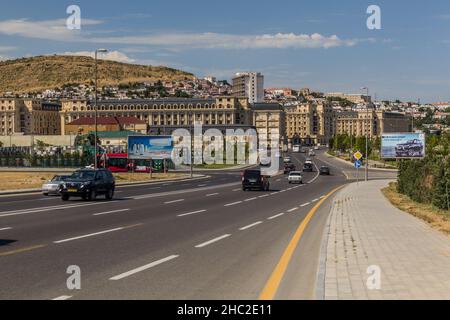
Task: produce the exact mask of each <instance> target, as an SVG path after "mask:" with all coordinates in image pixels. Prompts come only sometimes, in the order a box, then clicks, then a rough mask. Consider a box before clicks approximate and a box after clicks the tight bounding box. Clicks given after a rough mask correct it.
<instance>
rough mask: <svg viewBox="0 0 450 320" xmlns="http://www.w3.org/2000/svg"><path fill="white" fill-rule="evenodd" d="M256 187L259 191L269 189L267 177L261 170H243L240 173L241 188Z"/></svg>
mask: <svg viewBox="0 0 450 320" xmlns="http://www.w3.org/2000/svg"><path fill="white" fill-rule="evenodd" d="M250 189H258V190H261V191H269V189H270V182H269V177H267V176H264V175H263V174H262V173H261V170H254V169H251V170H245V171H244V172H243V173H242V190H243V191H247V190H250Z"/></svg>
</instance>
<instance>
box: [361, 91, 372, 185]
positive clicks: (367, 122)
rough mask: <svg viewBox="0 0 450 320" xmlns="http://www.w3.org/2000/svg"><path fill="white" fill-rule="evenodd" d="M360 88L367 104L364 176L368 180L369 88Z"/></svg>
mask: <svg viewBox="0 0 450 320" xmlns="http://www.w3.org/2000/svg"><path fill="white" fill-rule="evenodd" d="M361 90H366V99H367V106H366V177H365V181H366V182H367V181H369V130H370V127H371V125H370V120H369V105H370V102H369V88H368V87H363V88H361Z"/></svg>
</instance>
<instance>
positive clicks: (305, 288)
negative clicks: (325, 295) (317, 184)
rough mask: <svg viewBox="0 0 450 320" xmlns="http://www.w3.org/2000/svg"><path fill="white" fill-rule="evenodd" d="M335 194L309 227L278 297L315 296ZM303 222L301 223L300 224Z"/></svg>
mask: <svg viewBox="0 0 450 320" xmlns="http://www.w3.org/2000/svg"><path fill="white" fill-rule="evenodd" d="M333 198H334V195H332V196H331V197H330V198H328V199H327V200H326V201H325V202H324V203H323V204H322V205H321V206H320V207H319V208H318V210H317V212H316V213H315V214H314V216H313V217H312V219H311V220H310V222H309V223H308V225H307V227H306V228H305V230H304V232H303V234H302V237H301V238H300V241H299V242H298V245H297V247H296V249H295V251H294V253H293V255H292V258H291V261H290V263H289V264H288V266H287V269H286V272H285V274H284V276H283V278H282V281H281V283H280V286H279V288H278V290H277V292H276V294H275V296H274V299H277V300H315V299H316V289H317V285H318V283H317V280H318V270H319V264H320V255H321V249H322V248H321V246H322V240H323V237H324V236H326V235H325V228H326V225H327V221H328V217H329V215H330V212H331V205H332V203H333V201H334V200H333ZM299 225H300V224H298V225H297V227H298V226H299Z"/></svg>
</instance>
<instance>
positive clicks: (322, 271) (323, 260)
mask: <svg viewBox="0 0 450 320" xmlns="http://www.w3.org/2000/svg"><path fill="white" fill-rule="evenodd" d="M347 186H348V185H347ZM345 188H346V187H344V188H342V189H341V190H339V191H338V192H337V193H336V194H335V195H334V196H333V198H332V199H331V201H332V202H331V208H330V209H331V210H330V213H329V215H328V218H327V223H326V225H325V228H324V230H323V234H322V240H321V244H320V254H319V267H318V269H317V276H316V288H315V289H316V290H315V291H316V292H315V298H316V300H325V279H326V275H327V254H328V240H329V236H330V233H331V230H330V228H331V218H332V209H333V205H334V199H335V198H336V197H337V196H338V195H339V194H340V193H341V192H342V190H344V189H345Z"/></svg>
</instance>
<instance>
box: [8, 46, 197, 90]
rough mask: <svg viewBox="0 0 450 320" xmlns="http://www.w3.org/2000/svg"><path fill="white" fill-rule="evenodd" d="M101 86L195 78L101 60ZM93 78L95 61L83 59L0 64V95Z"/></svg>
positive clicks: (35, 59) (48, 58)
mask: <svg viewBox="0 0 450 320" xmlns="http://www.w3.org/2000/svg"><path fill="white" fill-rule="evenodd" d="M98 75H99V85H116V84H125V83H130V82H142V81H152V80H169V81H170V80H184V79H192V78H193V75H192V74H190V73H187V72H184V71H180V70H176V69H171V68H167V67H153V66H144V65H135V64H126V63H120V62H114V61H107V60H99V63H98ZM93 79H94V59H93V58H90V57H80V56H56V55H55V56H38V57H32V58H22V59H17V60H8V61H2V62H0V95H1V94H4V93H5V92H13V93H28V92H38V91H42V90H45V89H54V88H60V87H62V86H63V85H65V84H89V83H93Z"/></svg>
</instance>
